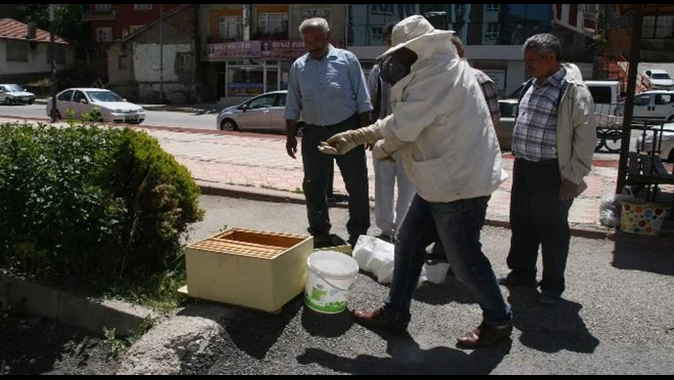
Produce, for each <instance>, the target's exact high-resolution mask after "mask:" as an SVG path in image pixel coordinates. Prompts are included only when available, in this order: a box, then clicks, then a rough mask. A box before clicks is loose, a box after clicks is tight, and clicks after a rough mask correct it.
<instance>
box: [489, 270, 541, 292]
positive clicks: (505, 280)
mask: <svg viewBox="0 0 674 380" xmlns="http://www.w3.org/2000/svg"><path fill="white" fill-rule="evenodd" d="M498 283H499V284H501V285H503V286H507V287H510V288H531V289H535V288H536V286H537V285H538V284H536V281H533V282H530V283H529V282H521V281H519V280H517V279H515V277H514V276H513V275H512V274H509V275H507V276H502V277H499V278H498Z"/></svg>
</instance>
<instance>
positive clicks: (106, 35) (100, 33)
mask: <svg viewBox="0 0 674 380" xmlns="http://www.w3.org/2000/svg"><path fill="white" fill-rule="evenodd" d="M110 41H112V28H111V27H106V28H96V42H110Z"/></svg>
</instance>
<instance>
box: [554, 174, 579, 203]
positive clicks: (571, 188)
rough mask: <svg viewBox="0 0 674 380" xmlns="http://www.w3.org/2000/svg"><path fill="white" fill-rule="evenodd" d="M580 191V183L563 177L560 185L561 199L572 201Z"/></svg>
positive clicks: (559, 196)
mask: <svg viewBox="0 0 674 380" xmlns="http://www.w3.org/2000/svg"><path fill="white" fill-rule="evenodd" d="M577 193H578V185H576V184H575V183H573V182H571V181H569V180H568V179H566V178H562V185H561V186H560V187H559V195H558V198H559V200H560V201H570V200H572V199H573V198H575V197H576V194H577Z"/></svg>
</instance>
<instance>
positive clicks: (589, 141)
mask: <svg viewBox="0 0 674 380" xmlns="http://www.w3.org/2000/svg"><path fill="white" fill-rule="evenodd" d="M574 95H575V97H574V98H572V99H569V100H570V101H573V102H575V105H574V106H573V107H572V109H573V114H572V115H571V116H570V119H571V120H570V122H571V123H572V124H573V125H572V128H573V137H572V140H571V144H572V146H571V160H570V161H569V165H567V167H565V168H563V169H562V187H561V188H560V194H559V197H560V199H562V200H569V199H573V198H574V197H575V196H576V195H577V190H578V185H579V184H580V183H581V181H582V180H583V178H584V177H585V176H586V175H588V174H589V173H590V170H591V169H592V158H593V156H594V149H595V147H596V145H597V129H596V127H595V124H594V102H593V100H592V95H590V92H589V91H588V90H587V89H586V88H584V87H576V92H575V94H574Z"/></svg>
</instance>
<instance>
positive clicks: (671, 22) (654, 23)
mask: <svg viewBox="0 0 674 380" xmlns="http://www.w3.org/2000/svg"><path fill="white" fill-rule="evenodd" d="M641 30H642V37H643V38H661V39H666V38H672V37H673V33H672V32H673V31H674V16H662V15H657V16H645V17H644V24H643V27H642V29H641Z"/></svg>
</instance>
